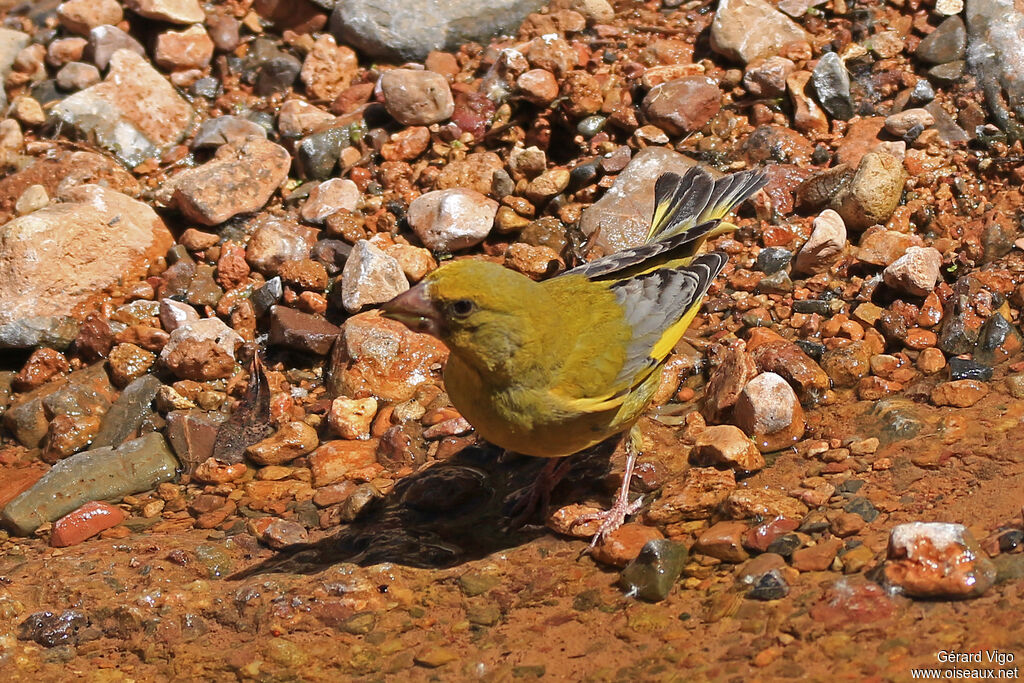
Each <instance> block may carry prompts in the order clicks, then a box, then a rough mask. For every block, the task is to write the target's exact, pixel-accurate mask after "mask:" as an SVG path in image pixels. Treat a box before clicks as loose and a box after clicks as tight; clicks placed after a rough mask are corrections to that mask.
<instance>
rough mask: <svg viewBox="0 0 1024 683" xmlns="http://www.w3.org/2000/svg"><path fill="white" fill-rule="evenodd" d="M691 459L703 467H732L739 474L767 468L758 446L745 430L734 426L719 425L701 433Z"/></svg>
mask: <svg viewBox="0 0 1024 683" xmlns="http://www.w3.org/2000/svg"><path fill="white" fill-rule="evenodd" d="M691 458H692V459H693V460H694V462H695V463H696V464H698V465H701V466H708V465H718V466H724V467H731V468H732V469H734V470H736V471H738V472H756V471H758V470H760V469H762V468H763V467H764V466H765V461H764V457H762V455H761V452H760V451H759V450H757V446H755V445H754V443H753V442H752V441H751V440H750V439H749V438H748V437H747V435H746V434H744V433H743V430H741V429H740V428H739V427H734V426H732V425H717V426H713V427H708V428H707V429H705V430H704V431H702V432H700V433H699V434H698V435H697V441H696V443H695V444H694V451H693V454H692V455H691Z"/></svg>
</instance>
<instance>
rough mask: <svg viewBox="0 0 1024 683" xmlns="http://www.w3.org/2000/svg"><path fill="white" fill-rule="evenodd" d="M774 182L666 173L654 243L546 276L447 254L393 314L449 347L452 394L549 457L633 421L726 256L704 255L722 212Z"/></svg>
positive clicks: (495, 428)
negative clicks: (537, 277)
mask: <svg viewBox="0 0 1024 683" xmlns="http://www.w3.org/2000/svg"><path fill="white" fill-rule="evenodd" d="M763 184H764V179H763V176H762V175H761V174H756V173H752V172H748V173H743V174H736V175H733V176H728V177H726V178H724V179H722V180H719V181H717V182H716V181H714V180H712V179H711V177H710V176H709V175H708V174H707V173H706V172H704V171H701V170H700V169H694V170H691V172H689V173H687V174H686V175H685V176H683V177H681V178H680V177H679V176H675V175H674V174H666V175H664V176H662V178H660V179H659V181H658V186H657V189H656V204H657V206H656V209H655V213H654V218H653V220H652V228H651V234H650V236H649V238H648V242H647V243H646V244H645V245H642V246H640V247H637V248H635V249H631V250H626V251H623V252H619V253H616V254H612V255H610V256H607V257H605V258H603V259H599V260H597V261H593V262H590V263H587V264H584V265H583V266H580V267H578V268H575V269H573V270H570V271H568V272H566V273H563V274H561V275H559V276H557V277H554V278H552V279H550V280H546V281H543V282H534V281H533V280H530V279H529V278H527V277H525V276H523V275H521V274H519V273H516V272H513V271H511V270H508V269H506V268H503V267H502V266H499V265H497V264H494V263H489V262H485V261H474V260H463V261H456V262H453V263H450V264H447V265H444V266H442V267H440V268H438V269H437V270H435V271H434V272H433V273H431V274H430V275H429V276H428V277H427V278H426V279H425V280H424V281H423V282H422V283H420V284H419V285H417V287H416V288H414V289H413V290H410V291H409V292H407V293H406V294H403V295H400V296H399V297H397V298H396V299H395V300H393V301H392V302H390V303H389V304H386V305H385V307H384V309H385V315H389V316H391V317H393V318H396V319H398V320H402V321H403V322H406V324H408V325H410V327H413V329H420V330H423V331H429V332H431V333H433V334H435V335H436V336H438V337H439V338H440V339H441V340H442V341H444V342H445V344H446V345H447V346H448V347H449V349H450V351H451V355H450V357H449V360H448V363H447V365H446V367H445V371H444V380H445V385H446V388H447V391H448V395H449V396H450V397H451V400H452V403H453V404H454V405H455V407H456V408H457V409H458V410H459V412H460V413H462V415H463V416H464V417H465V418H466V419H467V420H468V421H469V422H470V424H472V425H473V426H474V427H475V428H476V430H477V432H478V433H479V434H480V435H481V436H482V437H483V438H485V439H486V440H488V441H490V442H492V443H494V444H496V445H498V446H501V447H502V448H505V449H507V450H511V451H515V452H518V453H523V454H527V455H535V456H542V457H548V458H554V457H564V456H568V455H572V454H573V453H576V452H578V451H580V450H583V449H585V448H587V447H589V446H592V445H594V444H596V443H599V442H601V441H603V440H605V439H607V438H608V437H610V436H613V435H615V434H618V433H619V432H622V431H624V430H626V429H628V428H629V427H630V426H631V425H632V424H633V423H634V422H635V421H636V420H637V419H638V418H639V417H640V415H641V414H642V413H643V411H644V410H645V409H646V408H647V406H648V404H649V403H650V400H651V398H652V396H653V395H654V392H655V390H656V389H657V387H658V384H659V382H660V379H661V369H662V367H663V364H664V361H665V360H666V358H667V357H668V354H669V353H670V352H671V350H672V348H673V347H675V345H676V344H677V343H678V341H679V340H680V338H681V337H682V335H683V333H684V332H685V331H686V328H687V327H688V326H689V324H690V322H691V321H692V319H693V317H694V316H695V315H696V312H697V310H698V309H699V307H700V302H701V300H702V298H703V296H704V293H705V292H706V291H707V287H708V285H709V284H710V282H711V280H712V279H713V278H714V277H715V276H716V275H717V274H718V272H719V271H720V270H721V268H722V266H723V265H724V263H725V256H724V254H720V253H717V252H715V253H712V254H705V255H698V252H699V250H700V248H701V246H702V245H703V243H704V241H705V240H706V239H707V238H708V237H709V236H711V235H714V234H717V233H718V232H721V231H723V230H725V229H729V228H730V226H727V225H725V224H722V223H721V222H720V220H721V218H722V217H723V216H724V215H725V214H726V213H728V211H730V210H731V209H732V208H733V207H734V206H735V205H736V204H737V203H739V202H741V201H743V200H744V199H746V198H747V197H749V196H750V195H751V194H753V193H754V192H756V191H757V189H759V188H760V187H761V186H762V185H763Z"/></svg>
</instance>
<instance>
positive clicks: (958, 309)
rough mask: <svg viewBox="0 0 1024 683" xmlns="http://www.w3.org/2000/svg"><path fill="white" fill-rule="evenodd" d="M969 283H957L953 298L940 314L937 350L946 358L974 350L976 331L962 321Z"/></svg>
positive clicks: (976, 338) (965, 281)
mask: <svg viewBox="0 0 1024 683" xmlns="http://www.w3.org/2000/svg"><path fill="white" fill-rule="evenodd" d="M969 288H970V283H969V282H968V281H967V280H966V279H963V280H961V281H960V282H957V283H956V285H955V286H954V289H953V296H951V297H950V298H949V302H948V303H947V304H946V309H945V310H944V311H943V314H942V329H941V330H940V331H939V349H941V350H942V352H943V353H945V354H946V355H947V356H959V355H961V354H964V353H970V352H971V351H973V350H974V344H975V342H977V340H978V331H977V330H972V329H970V328H969V327H967V323H966V321H965V320H964V309H965V308H967V306H968V303H967V295H968V291H969Z"/></svg>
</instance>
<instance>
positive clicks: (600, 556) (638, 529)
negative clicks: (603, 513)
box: [593, 523, 663, 567]
mask: <svg viewBox="0 0 1024 683" xmlns="http://www.w3.org/2000/svg"><path fill="white" fill-rule="evenodd" d="M662 538H663V537H662V535H661V532H660V531H658V530H657V529H655V528H653V527H649V526H644V525H643V524H636V523H631V524H623V525H622V526H620V527H619V528H618V529H616V530H615V531H613V532H611V533H610V534H608V535H607V536H605V537H604V539H602V540H601V541H599V542H598V544H597V545H596V546H595V547H594V551H593V557H594V559H595V560H596V561H598V562H600V563H602V564H608V565H612V566H613V567H625V566H626V565H627V564H629V563H630V562H631V561H633V560H635V559H636V558H637V556H638V555H639V554H640V551H641V550H643V548H644V546H645V545H647V543H648V542H649V541H653V540H656V539H662Z"/></svg>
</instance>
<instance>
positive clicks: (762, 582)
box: [747, 569, 789, 600]
mask: <svg viewBox="0 0 1024 683" xmlns="http://www.w3.org/2000/svg"><path fill="white" fill-rule="evenodd" d="M787 595H789V584H788V583H786V579H784V578H783V577H782V572H780V571H779V570H778V569H772V570H770V571H767V572H765V573H764V574H762V575H761V576H760V578H758V579H757V582H756V583H754V585H753V587H751V589H750V590H749V591H747V597H748V598H750V599H751V600H781V599H782V598H784V597H786V596H787Z"/></svg>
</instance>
